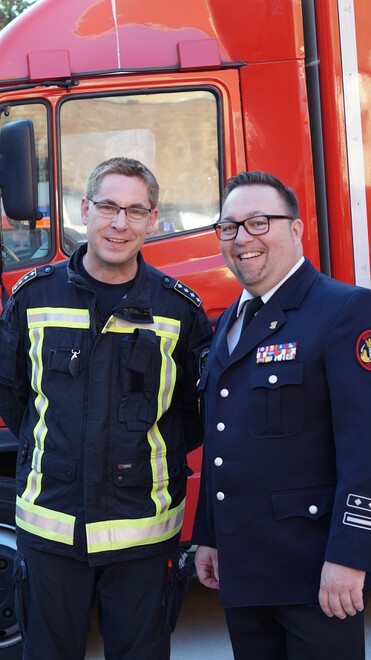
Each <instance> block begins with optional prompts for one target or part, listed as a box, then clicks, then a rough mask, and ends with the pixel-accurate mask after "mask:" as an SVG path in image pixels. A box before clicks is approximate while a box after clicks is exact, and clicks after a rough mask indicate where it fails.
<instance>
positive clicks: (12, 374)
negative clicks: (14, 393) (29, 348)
mask: <svg viewBox="0 0 371 660" xmlns="http://www.w3.org/2000/svg"><path fill="white" fill-rule="evenodd" d="M18 344H19V334H18V332H17V331H16V330H13V329H12V327H11V326H10V324H9V323H8V321H5V319H0V353H1V355H6V356H7V358H6V359H5V360H4V359H3V360H0V381H1V382H2V383H4V385H10V387H16V386H17V354H18Z"/></svg>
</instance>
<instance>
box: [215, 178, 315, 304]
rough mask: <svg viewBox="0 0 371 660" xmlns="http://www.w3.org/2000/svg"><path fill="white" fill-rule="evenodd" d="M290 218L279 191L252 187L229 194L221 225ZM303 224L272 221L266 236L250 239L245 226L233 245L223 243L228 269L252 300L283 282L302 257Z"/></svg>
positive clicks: (244, 187) (231, 242) (266, 186)
mask: <svg viewBox="0 0 371 660" xmlns="http://www.w3.org/2000/svg"><path fill="white" fill-rule="evenodd" d="M264 214H268V215H290V213H289V212H288V209H287V207H286V205H285V202H284V200H283V199H282V198H281V196H280V195H279V193H278V192H277V190H276V189H275V188H273V187H271V186H268V185H257V184H249V185H242V186H238V187H237V188H234V190H232V192H230V193H229V195H228V197H227V199H226V201H225V203H224V206H223V209H222V214H221V218H220V220H221V222H224V221H226V220H234V221H237V222H238V221H240V220H245V219H246V218H249V217H252V216H255V215H264ZM302 233H303V223H302V221H301V220H300V219H299V218H298V219H295V220H288V219H284V220H271V221H270V229H269V232H268V233H267V234H263V235H261V236H250V234H248V233H247V231H246V230H245V229H244V227H243V226H241V227H239V230H238V233H237V236H236V238H235V239H233V240H230V241H221V242H220V246H221V251H222V254H223V256H224V259H225V261H226V264H227V266H228V268H229V269H230V270H231V271H232V273H234V275H235V276H236V277H237V279H238V281H239V282H240V284H241V285H242V286H243V287H244V288H245V289H247V290H248V291H249V292H250V293H251V294H252V295H253V296H262V295H264V294H265V293H267V292H268V291H269V290H270V289H272V288H273V287H274V286H275V285H276V284H278V282H280V281H281V280H282V279H283V278H284V277H285V275H287V273H288V272H289V271H290V270H291V268H292V267H293V266H294V265H295V264H296V263H297V261H298V260H299V259H300V257H301V256H302V254H303V249H302V243H301V237H302Z"/></svg>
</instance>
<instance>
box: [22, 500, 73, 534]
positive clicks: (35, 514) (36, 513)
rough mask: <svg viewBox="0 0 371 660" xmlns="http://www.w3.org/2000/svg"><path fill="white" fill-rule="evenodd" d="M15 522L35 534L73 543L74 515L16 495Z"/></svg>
mask: <svg viewBox="0 0 371 660" xmlns="http://www.w3.org/2000/svg"><path fill="white" fill-rule="evenodd" d="M16 523H17V525H18V527H21V528H22V529H25V530H26V531H27V532H30V533H31V534H36V536H41V537H42V538H46V539H51V540H53V541H59V542H60V543H66V544H67V545H73V534H74V527H75V518H74V516H70V515H68V514H66V513H60V512H59V511H52V510H51V509H46V508H45V507H42V506H39V505H38V504H30V503H29V502H26V501H25V500H23V499H22V498H20V497H17V505H16Z"/></svg>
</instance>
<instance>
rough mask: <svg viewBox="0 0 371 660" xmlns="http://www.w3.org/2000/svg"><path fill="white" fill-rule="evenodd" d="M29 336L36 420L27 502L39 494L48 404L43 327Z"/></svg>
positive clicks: (33, 330) (24, 494) (30, 332)
mask: <svg viewBox="0 0 371 660" xmlns="http://www.w3.org/2000/svg"><path fill="white" fill-rule="evenodd" d="M29 337H30V352H29V357H30V361H31V387H32V389H33V390H34V391H35V392H36V393H37V396H36V398H35V408H36V411H37V413H38V420H37V422H36V425H35V427H34V430H33V436H34V440H35V446H34V450H33V453H32V461H31V465H32V468H33V469H32V470H31V472H30V474H29V475H28V478H27V485H26V488H25V491H24V493H23V495H22V497H23V498H24V499H25V500H27V501H28V502H34V501H35V499H36V498H37V497H38V495H39V494H40V490H41V482H42V474H41V459H42V456H43V453H44V446H45V437H46V434H47V431H48V429H47V426H46V423H45V413H46V410H47V408H48V405H49V401H48V399H47V397H46V396H45V394H44V392H43V390H42V375H43V361H42V345H43V340H44V329H43V328H37V327H35V328H32V329H30V331H29Z"/></svg>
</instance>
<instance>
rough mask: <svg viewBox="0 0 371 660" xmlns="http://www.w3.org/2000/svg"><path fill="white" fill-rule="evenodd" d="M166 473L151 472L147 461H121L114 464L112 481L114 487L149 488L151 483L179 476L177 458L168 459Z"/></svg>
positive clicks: (178, 459) (179, 463)
mask: <svg viewBox="0 0 371 660" xmlns="http://www.w3.org/2000/svg"><path fill="white" fill-rule="evenodd" d="M167 465H168V472H166V473H164V472H163V471H162V470H152V468H151V464H150V462H149V461H148V460H145V459H144V460H140V461H138V460H137V461H134V460H133V461H131V460H127V461H122V462H121V463H115V464H114V465H113V468H112V479H113V482H114V483H115V485H116V486H119V487H130V486H151V485H152V484H153V483H159V482H162V481H166V480H167V479H172V478H174V477H176V476H178V475H179V473H180V471H181V469H182V464H181V460H180V458H179V457H178V456H176V457H172V458H169V459H168V463H167Z"/></svg>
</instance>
